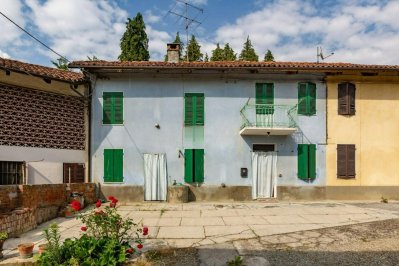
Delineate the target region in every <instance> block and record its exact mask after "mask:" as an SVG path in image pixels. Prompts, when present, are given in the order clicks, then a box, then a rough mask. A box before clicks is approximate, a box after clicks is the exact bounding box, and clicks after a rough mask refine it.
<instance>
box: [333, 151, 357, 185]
mask: <svg viewBox="0 0 399 266" xmlns="http://www.w3.org/2000/svg"><path fill="white" fill-rule="evenodd" d="M355 153H356V146H355V145H354V144H338V145H337V177H338V178H343V179H350V178H355V176H356V165H355V159H356V158H355Z"/></svg>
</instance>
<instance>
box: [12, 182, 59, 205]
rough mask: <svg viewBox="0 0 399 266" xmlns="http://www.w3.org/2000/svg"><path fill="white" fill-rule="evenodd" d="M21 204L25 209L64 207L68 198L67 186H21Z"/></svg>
mask: <svg viewBox="0 0 399 266" xmlns="http://www.w3.org/2000/svg"><path fill="white" fill-rule="evenodd" d="M19 189H20V191H21V204H22V207H25V208H41V207H49V206H62V205H63V204H64V203H65V201H66V199H67V197H66V195H67V193H66V185H65V184H51V185H50V184H49V185H20V186H19Z"/></svg>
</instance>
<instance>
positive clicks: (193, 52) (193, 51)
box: [185, 35, 203, 62]
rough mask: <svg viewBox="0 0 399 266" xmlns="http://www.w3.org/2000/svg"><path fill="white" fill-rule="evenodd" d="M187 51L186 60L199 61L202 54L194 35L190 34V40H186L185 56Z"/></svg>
mask: <svg viewBox="0 0 399 266" xmlns="http://www.w3.org/2000/svg"><path fill="white" fill-rule="evenodd" d="M187 53H188V61H190V62H191V61H201V60H202V57H203V54H202V53H201V46H200V45H199V44H198V42H197V40H196V39H195V36H194V35H191V39H190V41H188V44H187V49H186V55H185V58H187Z"/></svg>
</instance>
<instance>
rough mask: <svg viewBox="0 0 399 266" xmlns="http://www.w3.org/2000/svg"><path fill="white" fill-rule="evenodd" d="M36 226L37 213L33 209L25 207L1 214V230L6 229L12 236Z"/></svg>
mask: <svg viewBox="0 0 399 266" xmlns="http://www.w3.org/2000/svg"><path fill="white" fill-rule="evenodd" d="M36 226H37V222H36V215H35V210H33V209H30V208H24V209H19V210H14V211H12V212H9V213H7V214H0V231H6V232H7V233H8V234H9V236H10V237H14V236H18V235H19V234H22V233H24V232H27V231H29V230H32V229H34V228H36Z"/></svg>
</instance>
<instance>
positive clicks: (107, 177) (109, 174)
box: [104, 149, 114, 182]
mask: <svg viewBox="0 0 399 266" xmlns="http://www.w3.org/2000/svg"><path fill="white" fill-rule="evenodd" d="M113 176H114V150H112V149H104V182H112V181H113Z"/></svg>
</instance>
